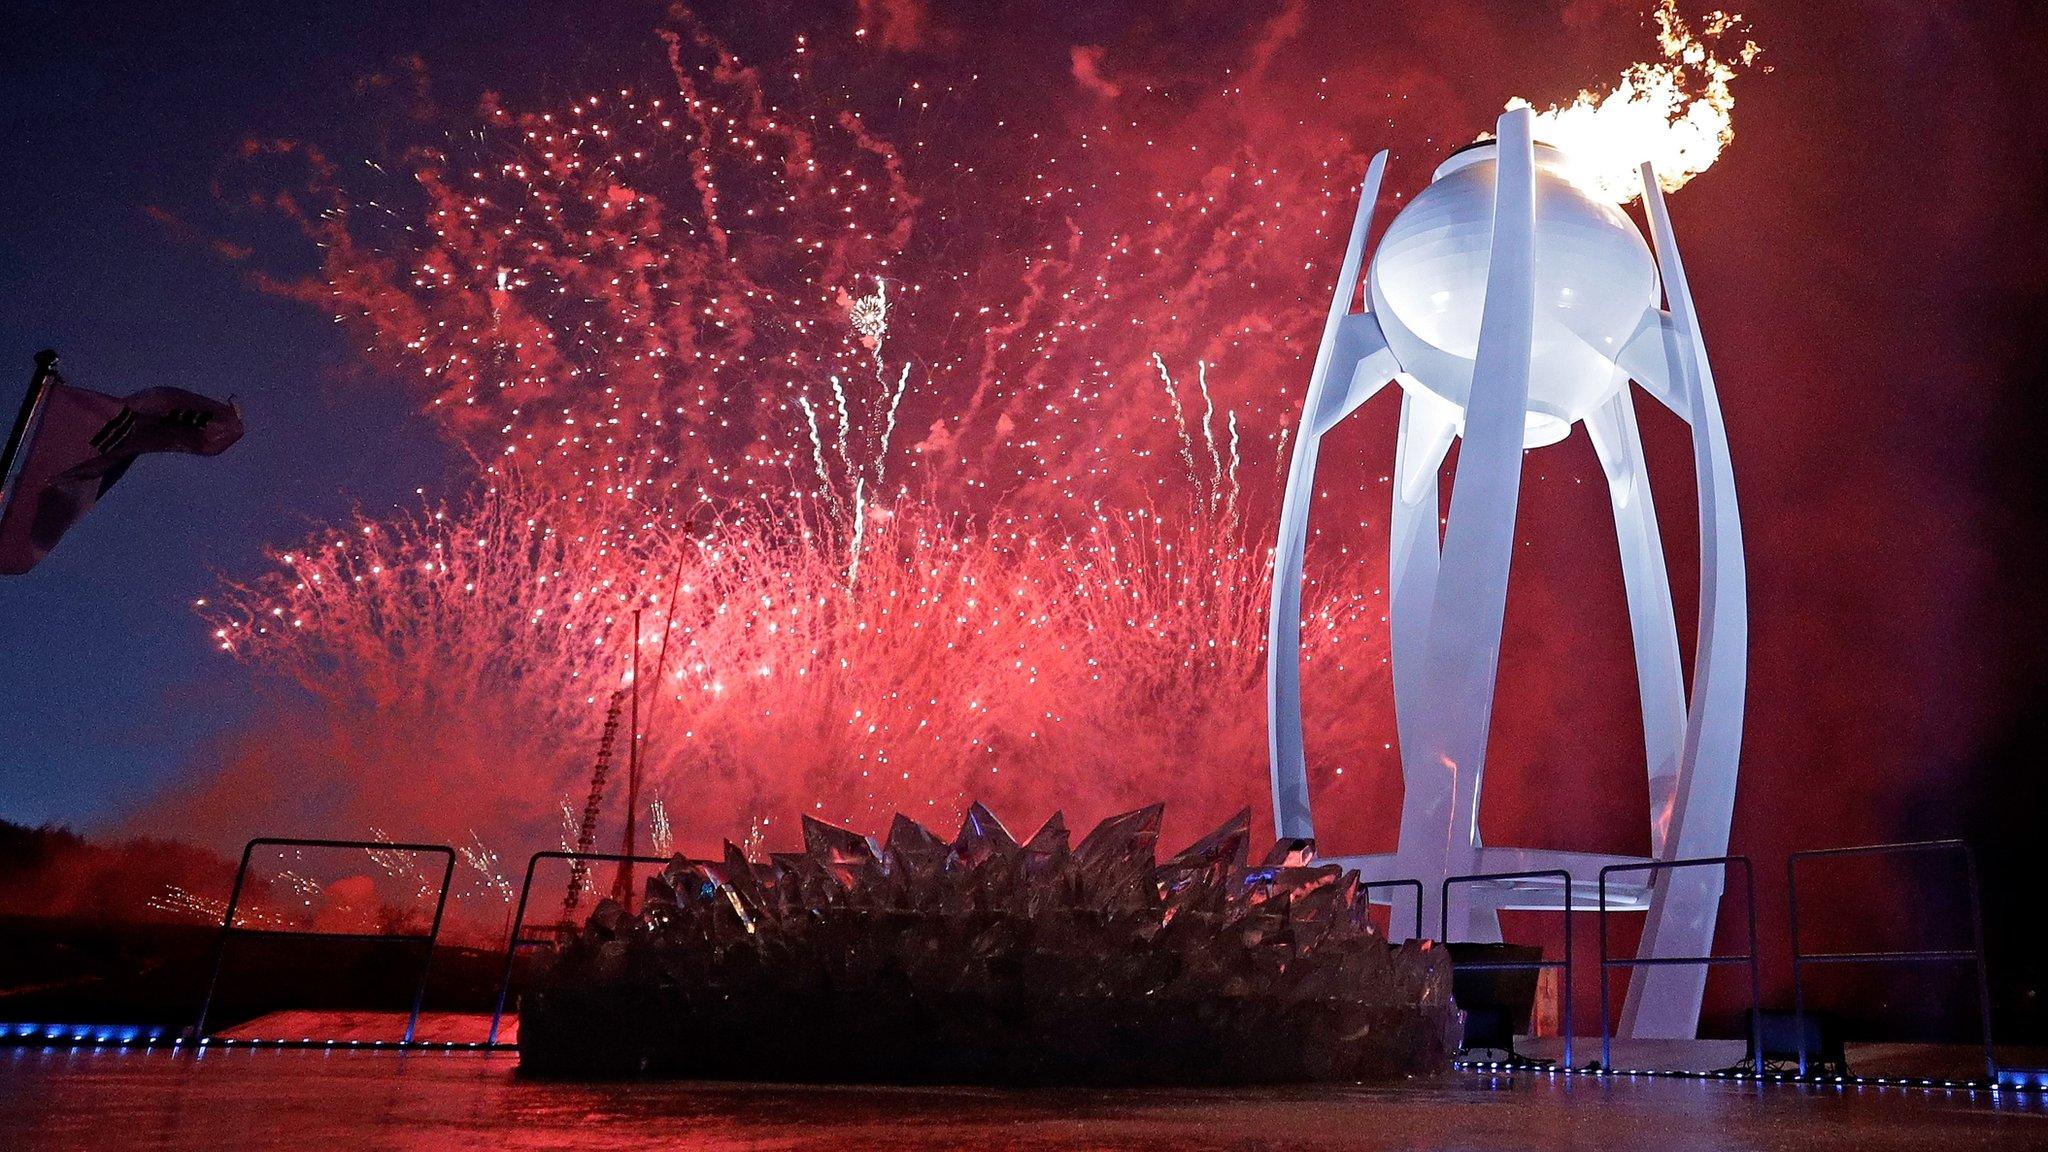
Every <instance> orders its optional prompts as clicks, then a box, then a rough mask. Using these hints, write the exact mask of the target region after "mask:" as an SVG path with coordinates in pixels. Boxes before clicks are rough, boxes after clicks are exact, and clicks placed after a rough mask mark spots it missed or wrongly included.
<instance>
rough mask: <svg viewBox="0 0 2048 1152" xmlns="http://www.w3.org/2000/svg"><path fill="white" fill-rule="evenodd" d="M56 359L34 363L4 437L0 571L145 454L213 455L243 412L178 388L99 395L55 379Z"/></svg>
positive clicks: (44, 548)
mask: <svg viewBox="0 0 2048 1152" xmlns="http://www.w3.org/2000/svg"><path fill="white" fill-rule="evenodd" d="M55 359H56V357H55V356H54V355H52V354H50V353H44V354H43V355H42V356H39V357H38V358H37V371H36V376H35V379H34V381H33V382H32V383H31V384H30V386H29V388H30V391H29V396H28V398H27V399H26V400H25V401H24V403H23V405H22V410H21V418H20V419H19V420H17V421H16V423H15V429H14V434H13V436H12V437H11V439H10V442H9V444H8V445H7V453H6V456H5V459H6V461H7V462H8V463H9V464H11V463H12V462H13V461H14V460H15V459H16V458H19V459H20V460H21V468H20V471H19V473H18V474H17V475H16V477H15V479H14V481H13V483H12V484H6V476H5V473H4V471H0V484H6V496H5V499H6V504H5V507H4V510H0V573H6V574H10V575H11V574H15V573H21V572H26V571H28V570H29V569H31V568H33V567H35V566H36V563H37V562H38V561H40V560H41V559H42V558H43V557H44V556H46V555H48V554H49V551H50V549H52V548H54V547H56V546H57V541H58V539H59V538H61V537H62V536H63V535H64V532H65V531H66V530H67V529H69V528H70V527H71V526H72V525H73V524H75V523H77V522H78V519H79V517H81V516H83V515H85V514H86V512H87V511H89V510H90V509H91V508H92V506H93V504H94V503H96V502H97V501H98V500H99V498H100V497H102V496H105V495H106V494H107V490H108V489H110V488H112V487H113V486H114V482H115V481H117V480H119V479H120V478H121V477H122V476H123V475H125V474H126V473H127V471H128V466H129V465H131V464H133V463H134V462H135V458H136V457H138V456H141V455H143V454H145V453H149V452H189V453H193V454H195V455H199V456H216V455H219V454H220V453H222V452H224V451H226V450H227V449H228V447H229V446H230V445H232V444H233V443H234V442H235V441H237V440H239V439H241V438H242V414H241V412H239V411H238V410H237V409H236V408H235V406H234V405H232V404H225V403H222V402H221V401H219V400H211V399H208V398H207V397H205V396H201V395H199V394H198V393H195V392H187V391H185V390H184V389H183V388H145V389H143V390H142V391H140V392H137V393H135V394H133V395H131V396H108V395H106V394H104V393H101V392H94V391H91V390H89V389H86V388H79V387H76V386H74V385H71V384H67V383H65V382H64V378H63V377H61V376H59V375H57V373H56V372H55V371H54V370H53V369H52V368H51V367H50V365H51V364H52V363H54V361H55Z"/></svg>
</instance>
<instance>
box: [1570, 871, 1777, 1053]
mask: <svg viewBox="0 0 2048 1152" xmlns="http://www.w3.org/2000/svg"><path fill="white" fill-rule="evenodd" d="M1737 865H1740V866H1741V868H1742V892H1743V897H1744V906H1745V907H1746V908H1747V910H1748V913H1749V947H1748V948H1747V949H1746V950H1745V951H1744V952H1743V954H1742V955H1740V956H1712V955H1709V956H1635V957H1611V956H1609V955H1608V952H1607V877H1608V875H1609V874H1610V873H1616V872H1650V873H1656V872H1665V871H1670V870H1673V869H1677V868H1723V869H1725V868H1730V867H1734V866H1737ZM1651 882H1652V883H1655V877H1654V876H1652V878H1651ZM1679 964H1697V965H1699V966H1701V967H1703V968H1711V967H1714V966H1715V965H1717V964H1747V965H1748V966H1749V1054H1750V1061H1751V1064H1752V1065H1753V1067H1754V1068H1755V1070H1756V1074H1757V1075H1758V1076H1762V1075H1763V1074H1764V1045H1763V1024H1762V1021H1761V1020H1760V1019H1759V1018H1758V1009H1759V1008H1760V1007H1761V1006H1762V1004H1763V981H1762V977H1761V975H1760V973H1759V972H1758V970H1757V948H1756V875H1755V871H1754V870H1753V869H1752V868H1751V867H1750V863H1749V857H1747V856H1699V857H1694V858H1693V859H1690V860H1651V861H1648V862H1646V863H1642V864H1609V865H1608V866H1607V867H1605V868H1602V869H1601V870H1600V1067H1602V1068H1612V1067H1614V1049H1613V1040H1614V1028H1613V1026H1612V1024H1611V1023H1610V1019H1609V1014H1610V1011H1611V1009H1610V1008H1609V1006H1608V976H1607V973H1608V972H1609V971H1610V970H1611V969H1614V968H1643V967H1651V966H1671V965H1679Z"/></svg>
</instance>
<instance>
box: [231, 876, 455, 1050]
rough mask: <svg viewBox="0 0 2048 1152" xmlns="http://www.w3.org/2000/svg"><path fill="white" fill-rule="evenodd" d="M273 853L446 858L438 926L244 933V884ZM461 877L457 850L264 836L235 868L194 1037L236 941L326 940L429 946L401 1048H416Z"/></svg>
mask: <svg viewBox="0 0 2048 1152" xmlns="http://www.w3.org/2000/svg"><path fill="white" fill-rule="evenodd" d="M266 845H267V846H269V847H272V848H335V849H343V850H354V849H361V850H364V851H371V852H375V851H384V852H416V853H433V854H435V855H439V856H441V857H442V858H443V859H444V861H445V863H444V864H443V866H442V868H441V891H440V894H439V895H437V896H436V897H435V898H434V923H433V926H432V927H430V928H428V929H427V931H426V932H425V933H424V934H421V933H418V932H412V933H384V932H315V931H304V930H298V929H285V928H241V927H237V926H236V924H235V909H236V908H237V907H239V906H240V905H241V902H242V884H243V882H244V881H246V880H247V879H248V878H249V857H250V855H251V854H252V853H254V852H255V851H256V849H257V848H258V847H262V846H266ZM454 877H455V849H453V848H450V847H449V846H448V845H446V844H395V843H392V842H390V841H388V840H318V839H310V840H309V839H302V838H298V837H291V836H259V837H257V838H256V839H254V840H251V841H249V842H248V843H247V844H245V845H243V846H242V864H241V867H239V868H237V869H235V886H234V888H233V890H231V891H230V892H229V893H228V908H227V911H226V912H225V913H224V914H223V915H222V916H221V920H220V939H219V942H218V943H216V944H215V945H214V950H213V975H212V976H211V977H209V978H208V979H207V981H206V996H205V998H204V999H202V1000H201V1001H200V1002H199V1019H198V1021H197V1022H196V1023H194V1024H193V1025H192V1038H193V1039H194V1040H196V1041H204V1040H205V1039H206V1018H207V1016H208V1015H210V1014H211V1013H212V1011H213V994H214V991H215V990H216V989H218V988H219V987H220V973H221V966H222V964H223V963H224V962H225V961H226V959H227V954H228V938H229V937H230V936H235V935H242V936H275V937H285V938H297V939H325V940H378V941H389V942H391V943H394V944H397V943H407V942H412V941H422V940H423V941H425V942H426V950H425V951H426V954H425V955H424V956H423V957H422V958H421V960H420V978H419V983H418V985H417V986H416V987H415V988H414V989H413V994H412V1014H411V1015H409V1016H407V1017H406V1021H405V1038H404V1039H403V1040H401V1041H399V1043H401V1044H410V1043H412V1034H413V1031H414V1030H415V1029H417V1028H418V1027H419V1023H420V1004H421V1003H422V1002H423V1001H424V1000H425V999H426V997H427V970H428V969H429V968H430V967H431V966H432V965H433V963H434V942H435V941H436V940H438V939H439V938H440V936H441V913H442V912H443V911H445V910H446V909H447V907H448V885H449V882H450V881H451V880H453V879H454Z"/></svg>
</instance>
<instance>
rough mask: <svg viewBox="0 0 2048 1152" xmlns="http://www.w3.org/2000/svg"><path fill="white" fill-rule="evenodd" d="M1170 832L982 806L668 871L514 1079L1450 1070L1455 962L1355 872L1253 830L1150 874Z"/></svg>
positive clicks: (590, 926) (568, 952) (1135, 819)
mask: <svg viewBox="0 0 2048 1152" xmlns="http://www.w3.org/2000/svg"><path fill="white" fill-rule="evenodd" d="M1160 816H1161V807H1160V806H1159V805H1153V806H1151V807H1149V808H1143V809H1140V810H1137V811H1134V812H1127V813H1124V814H1123V815H1120V816H1114V817H1111V818H1110V819H1108V820H1105V821H1103V822H1102V823H1101V824H1100V825H1098V826H1097V827H1096V828H1095V830H1094V831H1093V832H1090V833H1089V834H1088V835H1087V836H1086V837H1085V838H1083V839H1082V841H1081V843H1080V844H1079V845H1078V846H1073V847H1070V846H1069V843H1068V839H1069V838H1068V832H1067V828H1066V824H1065V822H1064V820H1063V819H1062V818H1061V817H1060V816H1059V815H1057V814H1055V815H1054V816H1053V817H1052V819H1050V820H1049V821H1047V822H1046V825H1045V826H1044V827H1043V828H1041V829H1039V831H1038V832H1037V833H1036V834H1035V835H1033V836H1031V837H1030V838H1029V839H1028V840H1026V841H1024V842H1022V843H1019V842H1018V841H1017V840H1016V839H1014V838H1013V837H1012V836H1011V835H1010V834H1009V833H1008V832H1007V831H1005V830H1004V828H1003V826H1002V824H1001V822H999V821H998V820H997V819H996V818H995V816H994V815H993V814H992V813H990V812H989V811H988V809H986V808H984V807H983V806H981V805H980V804H976V805H974V806H972V807H971V808H970V809H969V810H968V812H967V816H966V820H965V822H964V823H963V824H962V826H961V829H960V832H959V834H958V836H956V837H955V838H954V839H953V840H952V841H951V842H950V843H949V842H947V841H944V840H941V839H940V838H938V837H937V836H934V835H933V834H932V833H930V832H928V831H926V830H925V829H924V828H923V827H921V826H919V825H918V824H916V823H915V822H913V821H911V820H909V819H906V818H905V817H903V816H897V817H896V819H895V822H894V823H893V824H892V825H891V827H890V829H889V833H888V836H887V838H886V840H884V841H883V842H881V843H879V844H877V843H874V842H871V841H870V840H868V839H867V838H865V837H862V836H860V835H857V834H855V833H852V832H849V831H846V830H844V829H840V828H836V827H833V826H831V825H828V824H824V823H820V822H818V821H814V820H808V819H807V820H806V821H805V822H804V844H805V850H804V851H803V852H801V853H788V854H777V855H775V856H774V857H773V858H772V860H771V861H770V862H769V863H767V864H756V863H752V862H750V861H748V860H747V859H746V857H745V856H744V855H743V854H742V853H741V852H740V850H739V849H738V848H736V847H734V846H733V845H732V844H731V843H730V842H728V843H727V844H726V845H725V848H724V857H723V859H722V860H720V861H718V862H707V861H695V860H688V859H685V858H683V857H681V856H678V857H676V858H675V860H674V861H673V862H671V863H670V864H669V865H668V867H667V868H666V869H664V870H663V872H662V873H661V874H660V875H659V876H656V877H652V878H650V879H649V880H648V881H647V886H646V896H645V901H644V903H643V906H642V907H641V909H640V910H639V912H638V913H637V914H632V915H629V914H628V913H627V911H626V910H625V909H624V908H623V907H621V906H620V905H619V904H618V903H616V902H614V901H605V902H603V903H601V904H600V905H598V907H597V909H596V910H595V911H594V912H593V913H592V914H591V916H590V918H589V920H588V922H587V923H586V924H585V925H584V926H582V928H581V929H580V930H579V931H577V932H576V933H575V934H574V935H573V937H572V938H571V939H570V940H569V941H568V942H567V943H566V944H565V945H564V946H563V947H562V948H561V949H560V950H558V951H557V952H556V953H555V955H554V957H553V959H552V962H551V963H550V964H549V965H548V966H547V967H546V969H545V970H544V971H543V972H542V973H541V975H540V976H539V978H538V981H537V984H536V986H535V988H534V989H533V990H532V991H531V992H529V994H528V996H527V998H526V1001H525V1005H524V1007H523V1010H522V1012H521V1015H520V1031H519V1047H520V1060H521V1070H522V1072H524V1073H528V1074H538V1075H555V1076H593V1075H596V1076H617V1075H648V1076H675V1077H693V1078H699V1077H701V1078H731V1079H750V1080H781V1081H811V1082H823V1081H830V1082H901V1083H1005V1084H1008V1083H1026V1084H1028V1083H1086V1084H1094V1085H1101V1084H1240V1083H1261V1082H1264V1083H1272V1082H1289V1081H1350V1080H1362V1079H1377V1078H1386V1077H1392V1076H1402V1075H1417V1074H1428V1073H1432V1072H1438V1071H1441V1070H1443V1069H1444V1068H1446V1067H1447V1066H1448V1062H1449V1058H1450V1053H1451V1052H1452V1051H1453V1050H1454V1048H1455V1046H1456V1043H1457V1040H1458V1037H1459V1035H1460V1032H1461V1029H1462V1020H1461V1018H1460V1014H1459V1013H1458V1011H1457V1009H1456V1008H1455V1007H1454V1006H1453V1005H1452V1003H1451V982H1450V963H1449V960H1448V957H1447V955H1446V953H1445V951H1444V949H1442V948H1441V947H1439V946H1436V945H1434V944H1432V943H1430V942H1428V941H1410V942H1408V943H1405V944H1401V945H1392V944H1389V943H1388V942H1387V940H1386V938H1385V937H1384V936H1383V935H1382V934H1381V933H1380V932H1379V931H1378V930H1376V929H1375V928H1374V927H1373V926H1372V925H1371V923H1370V922H1369V921H1368V919H1367V915H1366V912H1367V902H1366V896H1365V893H1364V892H1363V891H1362V890H1361V888H1360V884H1359V878H1358V875H1357V874H1356V873H1355V872H1347V871H1344V870H1342V869H1340V868H1338V867H1337V866H1335V865H1319V864H1317V863H1316V862H1315V861H1314V848H1313V844H1312V843H1310V842H1307V841H1282V842H1281V843H1279V844H1277V845H1275V846H1274V848H1273V850H1272V851H1271V852H1270V853H1268V854H1267V856H1266V857H1265V859H1264V861H1263V862H1262V863H1259V864H1256V865H1254V864H1250V863H1248V847H1249V842H1250V838H1251V817H1250V813H1249V812H1248V811H1247V812H1240V813H1239V814H1238V815H1237V816H1235V817H1233V818H1232V819H1231V820H1230V821H1229V822H1227V823H1225V824H1224V825H1223V826H1222V827H1220V828H1218V829H1217V830H1216V831H1215V832H1214V833H1212V834H1210V835H1209V836H1207V837H1204V838H1203V839H1202V840H1200V841H1199V842H1197V843H1195V844H1194V845H1192V846H1190V847H1189V848H1188V849H1187V850H1186V851H1184V852H1181V853H1180V854H1179V855H1176V856H1174V857H1172V858H1171V859H1169V860H1166V861H1164V862H1160V861H1159V860H1158V859H1157V858H1156V856H1155V851H1154V849H1155V845H1156V842H1157V840H1158V836H1159V824H1160Z"/></svg>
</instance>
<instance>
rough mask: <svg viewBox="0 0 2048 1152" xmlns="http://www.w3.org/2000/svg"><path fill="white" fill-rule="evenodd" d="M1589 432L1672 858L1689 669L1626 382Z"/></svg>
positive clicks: (1663, 835) (1654, 843) (1654, 797)
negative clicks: (1610, 516)
mask: <svg viewBox="0 0 2048 1152" xmlns="http://www.w3.org/2000/svg"><path fill="white" fill-rule="evenodd" d="M1586 433H1587V435H1588V436H1590V437H1591V438H1592V441H1593V451H1594V452H1595V453H1596V454H1597V455H1598V456H1599V457H1600V466H1601V469H1602V470H1603V471H1605V472H1606V474H1607V491H1608V496H1609V499H1610V501H1611V502H1612V503H1613V505H1614V537H1615V542H1616V543H1617V544H1618V545H1619V546H1620V550H1621V577H1622V583H1623V585H1624V586H1625V587H1626V588H1627V590H1628V619H1629V632H1630V634H1631V635H1632V636H1633V638H1634V641H1635V654H1636V692H1637V696H1638V697H1639V699H1640V700H1641V701H1642V710H1643V754H1644V761H1643V762H1644V763H1645V764H1647V765H1649V777H1650V855H1651V856H1653V857H1656V858H1659V859H1670V857H1668V856H1665V855H1664V852H1665V848H1666V846H1667V845H1668V844H1669V843H1670V841H1671V826H1672V818H1673V816H1674V815H1675V810H1676V808H1677V804H1678V763H1679V757H1680V753H1681V752H1682V750H1683V748H1684V746H1685V674H1684V671H1683V670H1682V669H1681V668H1680V666H1679V653H1678V620H1677V617H1676V615H1675V614H1674V613H1673V612H1672V609H1671V577H1670V575H1669V573H1668V572H1667V570H1666V568H1665V565H1664V542H1663V539H1662V538H1661V536H1660V535H1659V534H1658V531H1657V508H1656V504H1655V501H1654V498H1653V497H1652V495H1651V493H1650V474H1649V470H1648V466H1647V464H1646V463H1645V461H1644V459H1643V441H1642V435H1641V433H1640V432H1638V430H1637V428H1636V409H1635V399H1634V398H1633V397H1632V396H1630V395H1629V392H1628V389H1627V387H1626V386H1624V387H1623V388H1622V389H1621V390H1620V391H1619V392H1616V393H1615V394H1614V395H1613V396H1612V397H1611V398H1610V399H1609V400H1608V401H1607V402H1606V403H1605V404H1602V405H1601V406H1600V407H1599V408H1597V409H1595V410H1594V411H1593V412H1592V413H1591V414H1590V415H1588V416H1587V417H1586Z"/></svg>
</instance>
